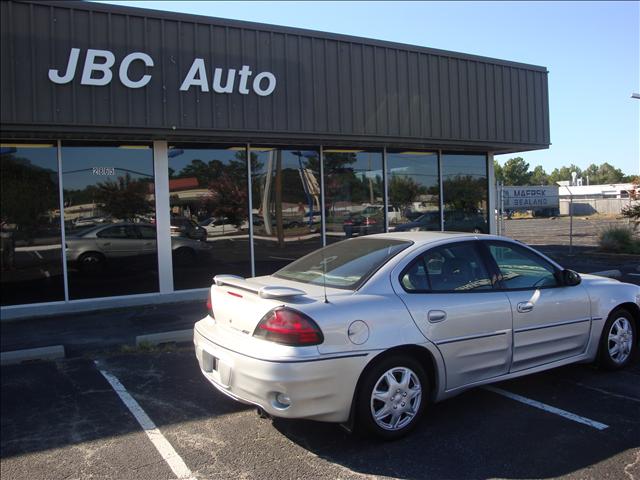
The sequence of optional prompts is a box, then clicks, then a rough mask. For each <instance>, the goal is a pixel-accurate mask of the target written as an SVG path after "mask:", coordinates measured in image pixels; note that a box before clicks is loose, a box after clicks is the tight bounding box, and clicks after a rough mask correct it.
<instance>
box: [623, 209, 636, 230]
mask: <svg viewBox="0 0 640 480" xmlns="http://www.w3.org/2000/svg"><path fill="white" fill-rule="evenodd" d="M621 213H622V216H623V217H625V218H628V219H629V220H630V221H631V222H633V228H634V229H637V228H638V225H640V203H634V204H633V205H627V206H626V207H624V208H623V209H622V212H621Z"/></svg>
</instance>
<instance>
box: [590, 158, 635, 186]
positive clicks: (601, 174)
mask: <svg viewBox="0 0 640 480" xmlns="http://www.w3.org/2000/svg"><path fill="white" fill-rule="evenodd" d="M587 176H588V177H589V184H590V185H606V184H609V183H621V182H622V181H623V179H624V176H625V175H624V173H622V170H620V169H619V168H615V167H614V166H613V165H611V164H609V163H607V162H605V163H602V164H601V165H600V166H597V165H596V164H595V163H592V164H591V165H589V166H588V167H587V169H586V170H585V171H584V172H582V177H583V179H584V180H583V181H584V182H585V184H586V181H587V179H586V178H585V177H587Z"/></svg>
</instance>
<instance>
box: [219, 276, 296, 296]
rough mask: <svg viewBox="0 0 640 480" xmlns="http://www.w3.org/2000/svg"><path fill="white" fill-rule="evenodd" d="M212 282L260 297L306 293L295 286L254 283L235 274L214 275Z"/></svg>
mask: <svg viewBox="0 0 640 480" xmlns="http://www.w3.org/2000/svg"><path fill="white" fill-rule="evenodd" d="M213 283H215V284H216V286H218V287H221V286H223V285H229V286H230V287H236V288H240V289H242V290H246V291H248V292H252V293H255V294H256V295H258V296H259V297H260V298H287V297H299V296H302V295H306V294H307V292H305V291H304V290H298V289H297V288H290V287H281V286H278V285H274V286H262V285H256V284H255V283H252V282H250V281H248V280H247V279H245V278H242V277H239V276H237V275H216V276H215V277H213Z"/></svg>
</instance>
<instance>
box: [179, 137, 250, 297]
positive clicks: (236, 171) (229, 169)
mask: <svg viewBox="0 0 640 480" xmlns="http://www.w3.org/2000/svg"><path fill="white" fill-rule="evenodd" d="M247 184H248V182H247V151H246V147H242V146H230V147H227V148H208V147H205V146H202V147H200V146H188V145H171V146H169V201H170V205H171V249H172V252H173V284H174V288H175V289H176V290H183V289H189V288H204V287H209V286H210V285H211V280H212V278H213V276H214V275H217V274H224V273H229V274H234V275H242V276H244V277H250V276H251V257H250V245H249V220H248V219H249V199H248V191H247Z"/></svg>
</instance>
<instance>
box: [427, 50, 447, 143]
mask: <svg viewBox="0 0 640 480" xmlns="http://www.w3.org/2000/svg"><path fill="white" fill-rule="evenodd" d="M428 58H429V66H428V73H429V99H430V104H431V109H430V117H429V118H430V122H429V125H430V126H431V128H430V129H429V130H428V131H427V132H425V136H426V137H428V138H441V137H442V134H441V131H442V127H441V125H442V122H443V118H442V116H441V115H440V96H441V95H440V83H439V77H438V57H435V56H433V55H429V57H428Z"/></svg>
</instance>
